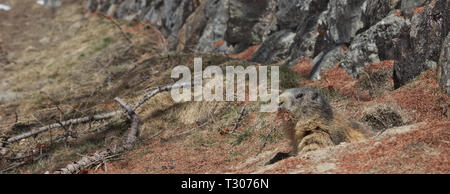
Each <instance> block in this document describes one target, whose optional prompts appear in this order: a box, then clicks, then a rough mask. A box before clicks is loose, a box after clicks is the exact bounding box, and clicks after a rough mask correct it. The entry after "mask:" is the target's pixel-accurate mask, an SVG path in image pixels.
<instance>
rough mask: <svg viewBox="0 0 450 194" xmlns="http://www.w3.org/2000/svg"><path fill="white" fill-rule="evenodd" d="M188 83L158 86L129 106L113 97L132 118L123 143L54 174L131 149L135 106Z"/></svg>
mask: <svg viewBox="0 0 450 194" xmlns="http://www.w3.org/2000/svg"><path fill="white" fill-rule="evenodd" d="M188 84H189V85H190V83H184V84H178V85H177V84H174V85H170V86H164V87H159V88H157V89H155V90H153V91H152V92H150V93H148V94H146V95H145V96H144V97H143V98H142V99H141V100H140V101H139V102H138V103H136V104H135V105H134V106H133V107H131V106H130V105H128V104H127V103H125V102H124V101H123V100H121V99H120V98H115V100H116V102H118V103H119V104H120V105H121V106H122V108H124V109H125V110H126V113H127V114H128V115H129V116H130V118H131V120H132V123H131V130H130V132H129V133H128V135H127V139H126V141H125V143H124V144H122V145H116V146H114V147H113V148H107V149H105V150H103V151H99V152H96V153H95V154H93V155H92V156H90V157H88V156H85V157H83V158H81V160H79V161H77V162H75V163H73V164H69V165H67V166H66V167H65V168H62V169H60V170H58V171H56V172H54V173H55V174H73V173H78V172H80V171H81V170H83V169H86V168H89V167H91V166H95V165H97V164H101V163H104V162H105V161H107V160H108V159H110V158H112V157H115V156H117V155H119V154H120V153H122V152H123V151H126V150H128V149H131V147H132V146H133V145H132V144H133V143H134V142H135V141H136V135H137V132H138V126H139V117H138V116H137V114H136V113H135V110H136V109H137V108H139V107H140V106H141V105H142V104H144V103H145V102H146V101H147V100H149V99H150V98H152V97H153V96H155V95H156V94H158V93H161V92H164V91H169V90H171V89H176V88H180V87H183V86H186V85H188Z"/></svg>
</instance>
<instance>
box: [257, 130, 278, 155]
mask: <svg viewBox="0 0 450 194" xmlns="http://www.w3.org/2000/svg"><path fill="white" fill-rule="evenodd" d="M277 127H278V126H274V127H272V129H270V131H269V133H267V135H266V137H264V143H263V144H262V145H261V148H259V151H258V153H257V154H256V155H259V154H260V153H261V152H262V151H263V149H264V148H265V147H266V145H267V140H268V139H269V137H270V135H272V133H273V131H274V130H275V129H276V128H277Z"/></svg>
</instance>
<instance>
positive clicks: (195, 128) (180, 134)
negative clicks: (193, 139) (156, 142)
mask: <svg viewBox="0 0 450 194" xmlns="http://www.w3.org/2000/svg"><path fill="white" fill-rule="evenodd" d="M209 122H210V121H206V122H204V123H203V124H201V125H199V126H197V127H194V128H192V129H189V130H187V131H183V132H181V133H178V134H175V135H173V136H170V137H168V138H164V139H163V140H164V141H168V140H170V139H174V138H178V137H181V136H183V135H187V134H189V133H191V132H192V131H195V130H197V129H200V128H202V127H204V126H205V125H207V124H208V123H209Z"/></svg>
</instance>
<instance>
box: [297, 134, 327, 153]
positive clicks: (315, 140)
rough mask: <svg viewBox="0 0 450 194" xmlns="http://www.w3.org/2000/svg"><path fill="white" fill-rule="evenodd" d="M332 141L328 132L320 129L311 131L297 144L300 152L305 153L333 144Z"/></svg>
mask: <svg viewBox="0 0 450 194" xmlns="http://www.w3.org/2000/svg"><path fill="white" fill-rule="evenodd" d="M333 145H334V143H333V141H332V140H331V137H330V135H329V134H327V133H325V132H321V131H316V132H312V133H311V134H309V135H307V136H306V137H304V138H303V139H302V141H301V142H300V144H299V146H298V150H299V151H300V153H306V152H310V151H314V150H318V149H322V148H325V147H329V146H333Z"/></svg>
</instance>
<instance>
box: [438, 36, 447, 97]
mask: <svg viewBox="0 0 450 194" xmlns="http://www.w3.org/2000/svg"><path fill="white" fill-rule="evenodd" d="M437 74H438V75H437V78H438V82H439V83H440V86H441V88H442V91H444V92H445V93H447V95H449V96H450V33H449V34H448V35H447V38H446V39H445V42H444V44H443V45H442V51H441V56H440V59H439V63H438V69H437Z"/></svg>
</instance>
